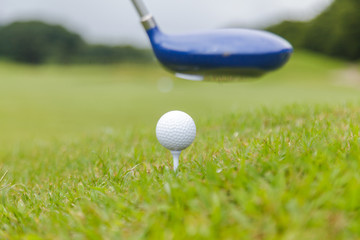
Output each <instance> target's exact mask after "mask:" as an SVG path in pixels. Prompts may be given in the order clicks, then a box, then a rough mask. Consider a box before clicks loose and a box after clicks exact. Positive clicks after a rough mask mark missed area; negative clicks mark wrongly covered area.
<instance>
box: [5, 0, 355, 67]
mask: <svg viewBox="0 0 360 240" xmlns="http://www.w3.org/2000/svg"><path fill="white" fill-rule="evenodd" d="M267 30H268V31H271V32H274V33H276V34H278V35H280V36H283V37H284V38H286V39H287V40H289V41H290V42H291V43H292V44H293V46H294V47H295V48H303V49H308V50H311V51H315V52H319V53H323V54H326V55H329V56H334V57H339V58H343V59H347V60H353V61H354V60H359V59H360V0H336V1H334V2H333V4H331V5H330V7H328V8H327V9H326V10H325V11H324V12H323V13H321V14H320V15H319V16H317V17H316V18H315V19H313V20H311V21H309V22H289V21H286V22H283V23H281V24H278V25H276V26H272V27H269V28H268V29H267ZM0 58H5V59H10V60H13V61H17V62H24V63H33V64H41V63H104V64H105V63H116V62H125V61H127V62H142V63H148V62H152V61H153V54H152V52H151V50H150V49H138V48H134V47H131V46H106V45H91V44H88V43H86V42H85V41H84V40H83V39H82V38H81V37H80V36H79V35H78V34H76V33H72V32H69V31H68V30H66V29H65V28H64V27H62V26H59V25H49V24H46V23H43V22H39V21H30V22H15V23H12V24H9V25H6V26H0Z"/></svg>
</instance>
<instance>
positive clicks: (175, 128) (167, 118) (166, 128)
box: [156, 111, 196, 151]
mask: <svg viewBox="0 0 360 240" xmlns="http://www.w3.org/2000/svg"><path fill="white" fill-rule="evenodd" d="M195 136H196V126H195V122H194V120H193V119H192V118H191V117H190V116H189V115H188V114H186V113H184V112H181V111H171V112H168V113H165V114H164V115H163V116H162V117H161V118H160V119H159V121H158V123H157V125H156V137H157V139H158V140H159V142H160V143H161V145H163V146H164V147H166V148H167V149H169V150H171V151H181V150H184V149H185V148H187V147H188V146H190V145H191V143H192V142H193V141H194V139H195Z"/></svg>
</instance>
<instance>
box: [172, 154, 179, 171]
mask: <svg viewBox="0 0 360 240" xmlns="http://www.w3.org/2000/svg"><path fill="white" fill-rule="evenodd" d="M171 154H172V155H173V159H174V172H176V169H177V168H178V167H179V157H180V154H181V151H171Z"/></svg>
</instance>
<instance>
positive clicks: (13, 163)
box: [0, 52, 360, 239]
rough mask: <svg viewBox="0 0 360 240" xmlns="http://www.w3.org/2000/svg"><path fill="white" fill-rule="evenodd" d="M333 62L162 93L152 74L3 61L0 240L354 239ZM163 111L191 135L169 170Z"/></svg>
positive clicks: (354, 120)
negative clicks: (189, 124)
mask: <svg viewBox="0 0 360 240" xmlns="http://www.w3.org/2000/svg"><path fill="white" fill-rule="evenodd" d="M345 67H347V65H346V64H345V63H343V62H339V61H334V60H330V59H326V58H323V57H321V56H316V55H311V54H309V53H302V52H300V53H297V54H295V57H294V58H293V60H292V61H291V63H290V64H289V65H288V66H287V67H286V68H284V69H283V70H282V71H279V72H276V73H273V74H271V75H268V76H266V77H264V78H263V79H261V80H260V81H255V82H245V83H230V84H216V83H193V82H185V81H181V80H173V81H174V89H173V91H172V92H170V93H162V92H160V91H159V90H158V88H157V81H158V79H160V78H163V77H169V76H170V75H168V74H167V73H165V72H164V71H163V70H162V69H161V68H159V67H158V66H132V65H120V66H92V67H89V66H62V67H61V66H40V67H30V66H20V65H15V64H9V63H1V64H0V76H1V77H0V133H1V134H0V142H1V143H2V144H1V146H0V239H1V238H4V239H359V237H360V224H359V221H358V219H359V218H360V192H359V188H360V147H359V144H360V136H359V134H360V127H359V122H360V102H359V100H360V99H359V98H360V95H359V93H360V88H358V86H357V85H356V84H354V85H353V86H349V85H346V84H344V85H343V84H341V82H339V81H338V80H339V79H337V78H338V77H336V76H338V74H337V71H339V70H340V69H343V68H345ZM334 78H336V79H334ZM340 80H341V79H340ZM174 109H179V110H184V111H186V112H188V113H189V114H190V115H192V116H193V117H194V119H195V121H196V123H197V129H198V133H197V138H196V141H195V142H194V144H193V145H192V146H191V147H190V148H189V149H187V150H186V151H184V152H183V154H182V156H181V163H180V168H179V172H178V173H177V174H174V173H173V172H172V171H171V167H172V163H171V156H170V153H169V152H168V151H167V150H165V149H164V148H163V147H162V146H160V144H159V143H157V140H156V137H155V134H154V127H155V124H156V121H157V119H158V118H159V117H160V116H161V115H162V114H163V113H165V112H166V111H169V110H174ZM6 172H7V174H6V175H5V176H4V178H1V176H2V175H3V174H5V173H6Z"/></svg>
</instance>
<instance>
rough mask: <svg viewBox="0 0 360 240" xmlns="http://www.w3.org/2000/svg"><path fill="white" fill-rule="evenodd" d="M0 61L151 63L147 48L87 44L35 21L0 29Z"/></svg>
mask: <svg viewBox="0 0 360 240" xmlns="http://www.w3.org/2000/svg"><path fill="white" fill-rule="evenodd" d="M0 58H3V59H9V60H12V61H16V62H23V63H31V64H42V63H63V64H67V63H101V64H102V63H104V64H105V63H116V62H125V61H126V62H139V63H148V62H151V61H153V55H152V53H151V51H150V50H149V49H138V48H135V47H132V46H106V45H91V44H88V43H86V42H85V41H84V40H83V39H82V38H81V37H80V36H79V35H78V34H76V33H72V32H70V31H68V30H67V29H65V28H64V27H62V26H59V25H50V24H46V23H43V22H39V21H30V22H15V23H11V24H9V25H6V26H2V27H0Z"/></svg>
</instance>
